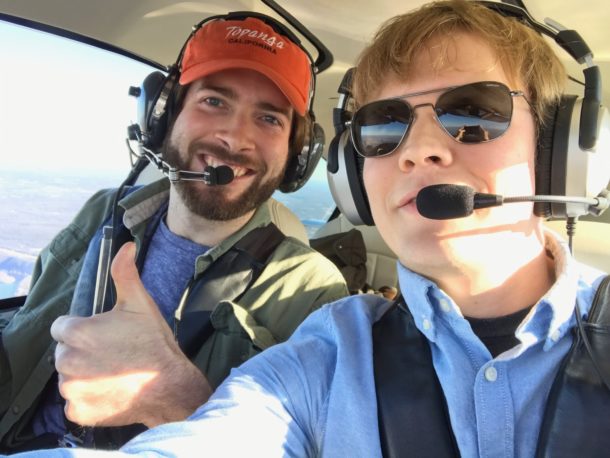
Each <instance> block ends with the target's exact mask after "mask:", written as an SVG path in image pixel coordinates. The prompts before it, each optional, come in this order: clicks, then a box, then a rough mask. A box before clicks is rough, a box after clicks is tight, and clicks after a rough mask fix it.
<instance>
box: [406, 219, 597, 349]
mask: <svg viewBox="0 0 610 458" xmlns="http://www.w3.org/2000/svg"><path fill="white" fill-rule="evenodd" d="M545 245H546V249H547V252H548V253H549V254H550V256H551V257H552V258H553V260H554V263H555V277H556V281H555V283H554V284H553V286H552V287H551V288H550V289H549V291H548V292H547V293H546V294H545V295H544V296H543V297H542V298H541V299H540V301H538V303H537V304H536V305H535V306H534V307H533V308H532V310H531V312H530V313H529V314H528V315H527V317H526V318H525V320H524V321H523V323H522V324H521V325H519V327H518V328H517V331H516V336H517V337H518V338H519V339H521V340H522V342H523V343H524V345H523V346H520V349H519V353H521V352H522V351H523V350H524V349H525V348H527V347H529V346H531V345H533V344H534V343H536V342H539V341H544V342H545V343H544V349H545V350H547V349H548V348H551V346H553V345H554V344H555V343H556V342H557V341H559V340H560V339H561V337H563V335H565V333H566V332H567V331H568V330H569V329H570V327H571V321H572V314H573V311H574V305H575V304H576V299H577V292H578V288H579V269H578V264H577V263H576V261H575V260H574V259H573V258H572V256H571V255H570V250H569V248H568V246H567V244H566V243H565V242H564V241H563V240H561V238H560V237H559V236H558V235H557V234H555V233H554V232H552V231H550V230H547V229H545ZM398 279H399V284H400V290H401V293H402V295H403V297H404V299H405V301H406V303H407V304H408V307H409V310H410V311H411V314H412V315H413V319H414V321H415V325H416V326H417V328H418V329H419V330H420V331H421V332H422V333H423V334H425V335H426V337H427V338H428V339H429V340H430V341H432V342H434V341H436V332H437V329H438V328H439V324H440V323H441V322H445V323H446V324H447V325H448V326H447V328H449V329H452V330H453V331H455V332H456V333H460V330H462V331H464V330H465V329H466V328H465V327H469V324H468V323H467V321H466V320H465V319H464V318H463V316H462V313H461V311H460V309H459V308H458V307H457V305H456V304H455V302H454V301H453V299H451V297H449V296H448V295H447V294H446V293H445V292H444V291H442V290H441V289H440V288H439V287H438V286H437V285H436V283H434V282H433V281H431V280H429V279H427V278H425V277H423V276H421V275H419V274H417V273H415V272H413V271H411V270H409V269H408V268H406V267H405V266H403V265H402V264H400V262H398ZM581 312H583V314H584V313H586V311H585V310H581ZM513 356H514V355H513Z"/></svg>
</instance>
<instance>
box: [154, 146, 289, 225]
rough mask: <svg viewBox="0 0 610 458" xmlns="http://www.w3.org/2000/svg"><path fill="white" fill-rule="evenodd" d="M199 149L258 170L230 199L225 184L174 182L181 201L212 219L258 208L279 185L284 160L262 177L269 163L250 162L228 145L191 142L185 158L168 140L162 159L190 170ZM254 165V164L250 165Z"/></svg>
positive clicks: (234, 216) (250, 160) (282, 176)
mask: <svg viewBox="0 0 610 458" xmlns="http://www.w3.org/2000/svg"><path fill="white" fill-rule="evenodd" d="M198 151H207V152H210V153H212V154H213V155H214V156H215V157H216V158H218V159H220V160H222V161H223V162H227V163H230V164H235V165H240V166H243V167H249V168H252V169H254V170H257V175H256V177H255V179H254V180H253V181H252V183H251V184H250V186H248V188H247V189H245V190H244V191H243V192H242V193H241V194H240V195H239V196H237V197H236V198H233V199H229V198H228V197H227V196H226V193H225V185H216V186H210V185H207V184H204V185H203V189H202V183H203V181H201V182H199V181H177V182H174V183H173V185H174V187H175V189H176V192H177V193H178V196H179V197H180V198H181V199H182V201H183V202H184V205H185V206H186V207H187V208H188V209H189V210H190V211H191V212H192V213H194V214H196V215H198V216H202V217H204V218H205V219H208V220H211V221H229V220H232V219H235V218H239V217H240V216H243V215H245V214H246V213H248V212H250V211H252V210H255V209H257V208H258V207H260V206H261V204H263V203H264V202H265V201H266V200H268V199H269V198H270V197H271V196H272V195H273V193H274V192H275V190H276V189H277V188H278V186H279V185H280V183H281V182H282V180H283V178H284V173H285V171H286V164H287V162H285V163H284V166H283V167H282V169H281V170H280V172H279V173H278V174H277V175H276V176H270V177H268V178H267V179H266V180H264V181H263V178H264V177H265V175H266V174H267V170H268V167H267V165H266V164H265V163H264V162H262V161H257V162H256V163H253V160H252V159H250V158H248V157H246V156H244V155H242V154H237V153H231V152H230V151H229V150H228V149H226V148H222V147H220V146H218V145H213V144H210V143H207V142H201V141H197V142H193V143H191V144H190V145H189V148H188V151H187V153H188V154H187V158H186V159H183V158H182V157H181V156H180V152H179V151H178V148H176V147H175V146H174V145H172V142H171V141H169V142H168V143H167V145H166V149H165V154H164V156H165V160H166V161H167V162H168V163H169V164H170V165H171V166H173V167H176V168H177V169H178V170H190V165H189V164H190V163H191V158H193V157H194V155H195V154H196V152H198ZM253 165H254V167H252V166H253Z"/></svg>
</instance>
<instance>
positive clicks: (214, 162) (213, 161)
mask: <svg viewBox="0 0 610 458" xmlns="http://www.w3.org/2000/svg"><path fill="white" fill-rule="evenodd" d="M206 162H207V163H208V165H209V166H212V167H218V166H220V165H226V166H227V167H231V169H232V170H233V175H234V177H235V178H237V177H240V176H242V175H245V174H246V169H245V168H243V167H236V166H230V165H228V164H225V163H224V162H222V161H219V160H218V159H217V158H215V157H211V156H208V157H206Z"/></svg>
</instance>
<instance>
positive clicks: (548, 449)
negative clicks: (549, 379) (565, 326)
mask: <svg viewBox="0 0 610 458" xmlns="http://www.w3.org/2000/svg"><path fill="white" fill-rule="evenodd" d="M583 329H584V336H583V335H581V332H580V330H579V329H578V328H576V331H577V332H576V335H575V337H574V342H573V344H572V348H571V349H570V352H569V353H568V355H567V357H566V358H565V359H564V361H563V363H562V365H561V367H560V368H559V371H558V373H557V376H556V377H555V381H554V382H553V386H552V387H551V391H550V393H549V398H548V401H547V404H546V409H545V413H544V417H543V421H542V425H541V428H540V435H539V441H538V450H537V452H536V456H538V457H554V458H555V457H574V456H586V457H602V456H603V457H606V456H608V454H609V453H610V416H609V415H608V413H609V412H610V387H609V386H608V385H607V381H608V380H610V357H609V355H610V276H607V277H606V278H604V280H603V281H602V283H601V284H600V286H599V288H598V289H597V292H596V294H595V298H594V300H593V304H592V305H591V310H590V312H589V319H588V320H587V322H585V323H583ZM585 339H587V340H588V344H589V348H590V351H591V353H590V352H589V350H588V349H587V345H585ZM592 358H594V360H595V362H594V361H593V359H592Z"/></svg>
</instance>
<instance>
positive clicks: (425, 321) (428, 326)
mask: <svg viewBox="0 0 610 458" xmlns="http://www.w3.org/2000/svg"><path fill="white" fill-rule="evenodd" d="M423 326H424V329H425V330H426V331H428V330H429V329H430V328H431V327H432V323H430V320H429V319H428V318H425V319H424V322H423Z"/></svg>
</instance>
